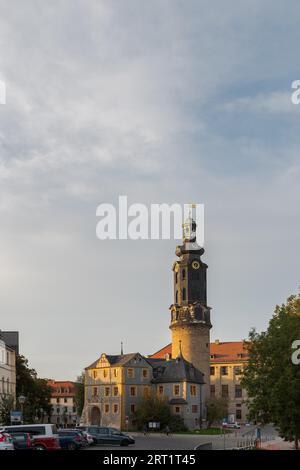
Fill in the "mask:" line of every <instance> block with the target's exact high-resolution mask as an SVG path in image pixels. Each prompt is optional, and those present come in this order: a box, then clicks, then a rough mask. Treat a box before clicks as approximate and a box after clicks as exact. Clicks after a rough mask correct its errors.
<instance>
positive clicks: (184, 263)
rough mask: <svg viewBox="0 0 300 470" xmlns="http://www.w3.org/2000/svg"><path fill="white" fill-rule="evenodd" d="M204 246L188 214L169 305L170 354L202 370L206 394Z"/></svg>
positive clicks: (207, 340) (207, 315)
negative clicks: (199, 241)
mask: <svg viewBox="0 0 300 470" xmlns="http://www.w3.org/2000/svg"><path fill="white" fill-rule="evenodd" d="M203 253H204V248H202V247H200V246H199V245H198V244H197V240H196V222H195V221H194V220H193V219H192V217H191V216H189V218H188V219H187V220H186V222H185V223H184V224H183V244H182V245H180V246H177V248H176V255H177V256H178V258H179V260H178V261H176V262H175V263H174V264H173V272H174V303H173V304H172V305H171V307H170V310H171V325H170V329H171V332H172V357H173V358H176V357H178V355H179V354H180V353H182V355H183V357H184V358H185V359H186V360H187V361H189V362H191V363H192V364H193V365H194V366H195V367H196V368H197V369H199V370H200V371H201V372H202V373H203V374H204V381H205V386H204V389H205V396H206V397H209V393H210V390H209V389H210V353H209V344H210V338H209V332H210V328H211V326H212V325H211V323H210V310H211V309H210V307H208V306H207V289H206V271H207V265H206V264H205V263H204V262H203V261H202V260H201V256H202V255H203Z"/></svg>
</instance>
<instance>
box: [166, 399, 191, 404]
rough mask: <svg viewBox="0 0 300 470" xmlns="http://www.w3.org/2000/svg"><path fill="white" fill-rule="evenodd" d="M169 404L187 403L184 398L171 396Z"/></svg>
mask: <svg viewBox="0 0 300 470" xmlns="http://www.w3.org/2000/svg"><path fill="white" fill-rule="evenodd" d="M169 405H187V401H186V400H185V399H184V398H171V400H169Z"/></svg>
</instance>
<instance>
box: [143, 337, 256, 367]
mask: <svg viewBox="0 0 300 470" xmlns="http://www.w3.org/2000/svg"><path fill="white" fill-rule="evenodd" d="M166 354H169V355H170V356H171V355H172V344H171V343H170V344H168V345H167V346H165V347H164V348H162V349H160V350H159V351H157V352H156V353H154V354H152V355H151V356H149V357H150V358H152V359H164V358H165V356H166ZM210 355H211V358H210V362H211V363H212V364H214V363H218V362H240V361H247V359H248V353H247V349H246V344H245V343H244V342H243V341H225V342H221V341H219V342H217V341H215V342H214V343H210Z"/></svg>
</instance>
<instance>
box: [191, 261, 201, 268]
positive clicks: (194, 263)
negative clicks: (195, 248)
mask: <svg viewBox="0 0 300 470" xmlns="http://www.w3.org/2000/svg"><path fill="white" fill-rule="evenodd" d="M192 268H193V269H199V268H200V263H199V261H193V262H192Z"/></svg>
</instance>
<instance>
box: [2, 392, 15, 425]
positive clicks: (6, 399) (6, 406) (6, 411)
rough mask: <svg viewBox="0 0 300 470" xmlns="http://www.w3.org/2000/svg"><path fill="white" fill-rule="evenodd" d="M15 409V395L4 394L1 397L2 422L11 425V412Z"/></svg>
mask: <svg viewBox="0 0 300 470" xmlns="http://www.w3.org/2000/svg"><path fill="white" fill-rule="evenodd" d="M13 409H14V397H13V396H12V395H2V396H1V397H0V424H3V425H6V426H8V425H10V412H11V411H12V410H13Z"/></svg>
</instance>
